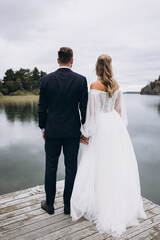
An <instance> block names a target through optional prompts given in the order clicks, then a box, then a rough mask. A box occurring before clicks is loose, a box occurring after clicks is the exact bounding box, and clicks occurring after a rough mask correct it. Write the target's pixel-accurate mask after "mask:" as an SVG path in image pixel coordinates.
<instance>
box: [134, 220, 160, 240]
mask: <svg viewBox="0 0 160 240" xmlns="http://www.w3.org/2000/svg"><path fill="white" fill-rule="evenodd" d="M137 237H138V238H139V239H142V240H143V239H144V240H151V239H160V224H157V225H155V226H153V227H151V228H150V229H148V230H147V231H144V232H142V233H141V234H139V235H136V236H135V237H133V238H131V239H132V240H137Z"/></svg>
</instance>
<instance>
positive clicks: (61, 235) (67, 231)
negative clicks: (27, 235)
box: [36, 218, 92, 240]
mask: <svg viewBox="0 0 160 240" xmlns="http://www.w3.org/2000/svg"><path fill="white" fill-rule="evenodd" d="M73 223H74V224H73V225H71V226H67V227H64V228H62V229H60V230H57V231H54V232H52V233H50V234H47V235H45V236H42V237H40V238H37V239H36V240H56V239H65V237H66V236H69V237H70V238H69V239H74V238H71V234H72V233H75V232H76V233H77V232H78V231H80V230H82V229H86V228H88V227H90V226H92V223H91V222H89V221H86V220H84V218H82V219H81V222H78V223H77V222H73Z"/></svg>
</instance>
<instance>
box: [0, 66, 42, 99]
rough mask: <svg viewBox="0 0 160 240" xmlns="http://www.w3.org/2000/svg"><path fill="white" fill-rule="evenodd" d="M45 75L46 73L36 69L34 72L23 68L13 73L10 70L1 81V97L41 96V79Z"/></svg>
mask: <svg viewBox="0 0 160 240" xmlns="http://www.w3.org/2000/svg"><path fill="white" fill-rule="evenodd" d="M45 75H46V72H43V71H39V70H38V68H36V67H35V68H34V69H33V70H32V71H30V70H29V69H23V68H20V70H18V71H13V70H12V69H11V68H10V69H8V70H7V71H6V72H5V76H4V77H3V79H1V80H0V95H2V96H3V95H10V96H19V95H22V96H24V95H39V84H40V79H41V77H43V76H45Z"/></svg>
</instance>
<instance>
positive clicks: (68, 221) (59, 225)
mask: <svg viewBox="0 0 160 240" xmlns="http://www.w3.org/2000/svg"><path fill="white" fill-rule="evenodd" d="M53 219H54V218H53ZM81 221H82V219H81V220H79V221H78V222H81ZM43 222H44V221H43ZM74 224H75V223H74V222H73V221H72V220H71V218H70V217H69V218H68V219H66V220H63V221H60V222H57V223H53V224H50V225H48V226H44V227H41V228H39V229H36V231H35V230H34V229H32V230H30V231H29V232H28V233H25V234H23V235H21V236H19V237H16V238H12V239H16V240H22V239H23V240H28V239H29V240H34V239H36V238H38V237H42V236H44V235H46V234H49V233H52V232H54V231H56V230H59V229H63V228H64V227H67V226H70V225H74ZM2 239H3V238H2ZM8 239H9V238H5V240H8Z"/></svg>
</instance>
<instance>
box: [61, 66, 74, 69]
mask: <svg viewBox="0 0 160 240" xmlns="http://www.w3.org/2000/svg"><path fill="white" fill-rule="evenodd" d="M59 68H69V69H71V68H70V67H67V66H59Z"/></svg>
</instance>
